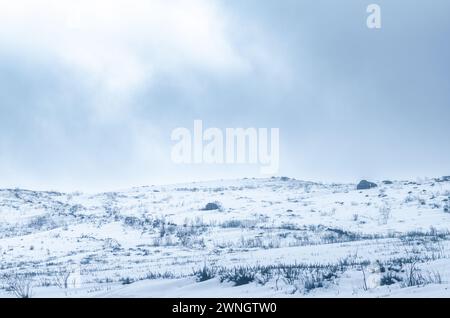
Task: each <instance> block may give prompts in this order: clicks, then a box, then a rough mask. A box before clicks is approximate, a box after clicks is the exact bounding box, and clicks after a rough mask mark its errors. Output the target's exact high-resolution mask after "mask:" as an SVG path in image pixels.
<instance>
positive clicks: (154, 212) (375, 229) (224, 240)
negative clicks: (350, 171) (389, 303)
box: [0, 178, 450, 297]
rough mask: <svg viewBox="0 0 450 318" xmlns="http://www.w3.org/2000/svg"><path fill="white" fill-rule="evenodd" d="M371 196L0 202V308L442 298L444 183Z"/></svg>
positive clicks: (263, 188) (285, 183) (445, 285)
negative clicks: (86, 301)
mask: <svg viewBox="0 0 450 318" xmlns="http://www.w3.org/2000/svg"><path fill="white" fill-rule="evenodd" d="M377 184H378V187H376V188H372V189H368V190H356V184H322V183H313V182H304V181H298V180H294V179H289V178H271V179H243V180H235V181H217V182H205V183H192V184H182V185H171V186H150V187H141V188H134V189H131V190H126V191H120V192H109V193H100V194H95V195H88V194H82V193H58V192H36V191H28V190H20V189H5V190H0V255H1V264H0V266H1V267H0V275H1V283H0V284H1V285H0V286H1V289H0V296H2V297H14V296H18V297H24V296H37V297H183V296H189V297H205V296H209V297H211V296H218V297H219V296H223V297H271V296H274V297H319V296H320V297H346V296H347V297H348V296H352V297H385V296H396V297H398V296H405V297H423V296H430V297H449V296H450V259H449V257H450V253H449V251H450V250H449V248H450V232H449V230H450V213H449V198H450V182H449V180H448V179H446V178H439V179H424V180H417V181H414V182H412V181H393V182H377ZM208 203H214V204H216V205H217V206H215V205H208ZM207 206H208V207H209V208H205V207H207ZM211 207H214V209H211Z"/></svg>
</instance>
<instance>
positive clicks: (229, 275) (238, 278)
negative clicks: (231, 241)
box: [220, 267, 256, 286]
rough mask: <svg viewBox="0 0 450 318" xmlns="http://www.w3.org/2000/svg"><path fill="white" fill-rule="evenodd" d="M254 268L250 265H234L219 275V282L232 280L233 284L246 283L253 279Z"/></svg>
mask: <svg viewBox="0 0 450 318" xmlns="http://www.w3.org/2000/svg"><path fill="white" fill-rule="evenodd" d="M255 274H256V273H255V270H254V269H253V268H250V267H235V268H233V269H231V270H229V271H224V272H222V273H221V275H220V281H221V282H233V283H234V286H241V285H246V284H249V283H251V282H253V281H254V280H255Z"/></svg>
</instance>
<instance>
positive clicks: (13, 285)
mask: <svg viewBox="0 0 450 318" xmlns="http://www.w3.org/2000/svg"><path fill="white" fill-rule="evenodd" d="M3 280H4V281H5V283H6V285H7V290H9V291H11V292H13V293H14V295H15V296H16V297H18V298H31V297H32V296H33V276H32V275H30V274H18V273H11V274H6V275H4V276H3Z"/></svg>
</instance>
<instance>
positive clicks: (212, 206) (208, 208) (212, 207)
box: [203, 202, 220, 211]
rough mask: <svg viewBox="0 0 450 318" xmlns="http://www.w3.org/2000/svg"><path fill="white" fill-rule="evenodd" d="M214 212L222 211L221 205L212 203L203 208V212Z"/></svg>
mask: <svg viewBox="0 0 450 318" xmlns="http://www.w3.org/2000/svg"><path fill="white" fill-rule="evenodd" d="M213 210H220V205H219V204H218V203H215V202H210V203H208V204H207V205H205V207H204V208H203V211H213Z"/></svg>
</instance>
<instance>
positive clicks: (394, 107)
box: [0, 0, 450, 191]
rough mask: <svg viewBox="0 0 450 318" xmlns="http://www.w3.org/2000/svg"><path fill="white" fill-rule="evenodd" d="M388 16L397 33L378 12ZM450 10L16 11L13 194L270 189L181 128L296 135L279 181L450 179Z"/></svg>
mask: <svg viewBox="0 0 450 318" xmlns="http://www.w3.org/2000/svg"><path fill="white" fill-rule="evenodd" d="M370 3H377V4H379V5H380V6H381V10H382V28H381V30H370V29H368V28H367V26H366V18H367V13H366V7H367V5H368V4H370ZM449 12H450V2H449V1H448V0H433V1H427V0H395V1H391V0H389V1H387V0H372V1H365V0H345V1H344V0H342V1H337V0H277V1H275V0H265V1H260V0H242V1H241V0H239V1H238V0H227V1H225V0H222V1H220V0H190V1H188V0H185V1H181V0H180V1H178V0H173V1H166V0H150V1H144V0H134V1H125V0H119V1H107V0H95V1H92V0H91V1H67V0H62V1H61V0H60V1H50V0H40V1H31V0H30V1H23V0H15V1H6V0H0V187H25V188H33V189H55V190H68V191H71V190H83V191H101V190H112V189H121V188H127V187H130V186H139V185H151V184H164V183H173V182H184V181H196V180H210V179H219V178H233V177H258V176H259V167H258V166H248V165H243V166H227V165H196V166H190V165H182V166H178V165H175V164H173V163H171V161H170V151H171V146H172V145H173V143H172V142H171V140H170V134H171V132H172V130H173V129H174V128H176V127H180V126H181V127H187V128H192V125H193V121H194V119H202V120H203V123H204V125H205V126H206V128H208V127H218V128H226V127H267V128H272V127H277V128H280V142H281V149H280V160H281V161H280V172H279V175H286V176H291V177H296V178H299V179H306V180H314V181H320V180H323V181H345V182H347V181H354V182H356V181H357V180H358V179H361V178H368V179H387V178H392V179H395V178H406V179H416V178H417V177H424V176H430V177H434V176H441V175H445V174H447V175H448V174H450V147H449V137H450V125H449V119H450V116H449V115H450V89H449V88H450V59H449V57H450V41H449V39H450V19H449V18H448V13H449Z"/></svg>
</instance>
